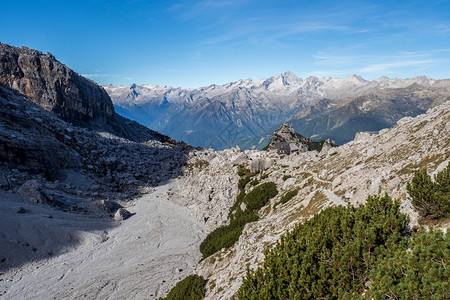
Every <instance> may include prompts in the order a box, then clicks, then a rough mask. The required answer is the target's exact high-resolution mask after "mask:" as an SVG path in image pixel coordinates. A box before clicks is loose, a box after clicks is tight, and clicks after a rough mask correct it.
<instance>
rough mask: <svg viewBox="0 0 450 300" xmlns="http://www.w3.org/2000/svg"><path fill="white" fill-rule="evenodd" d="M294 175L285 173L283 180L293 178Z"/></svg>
mask: <svg viewBox="0 0 450 300" xmlns="http://www.w3.org/2000/svg"><path fill="white" fill-rule="evenodd" d="M291 177H292V176H291V175H284V176H283V181H286V180H288V179H289V178H291Z"/></svg>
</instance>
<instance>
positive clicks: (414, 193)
mask: <svg viewBox="0 0 450 300" xmlns="http://www.w3.org/2000/svg"><path fill="white" fill-rule="evenodd" d="M407 190H408V193H409V195H410V196H411V199H412V201H411V202H412V204H413V205H414V207H415V208H416V209H417V211H418V212H419V214H420V215H421V216H422V217H424V218H431V219H441V218H447V217H448V216H449V213H450V164H449V165H448V166H447V168H445V169H444V170H443V171H442V172H439V173H438V174H437V175H436V176H435V177H434V181H432V180H431V177H430V176H429V175H428V174H427V171H426V170H425V169H422V170H417V171H416V172H415V173H414V177H413V179H412V180H411V183H408V185H407Z"/></svg>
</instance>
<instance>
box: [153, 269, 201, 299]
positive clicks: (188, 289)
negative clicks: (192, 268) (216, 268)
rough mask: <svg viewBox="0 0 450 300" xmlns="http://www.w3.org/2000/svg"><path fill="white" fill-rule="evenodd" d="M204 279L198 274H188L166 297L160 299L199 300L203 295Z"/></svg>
mask: <svg viewBox="0 0 450 300" xmlns="http://www.w3.org/2000/svg"><path fill="white" fill-rule="evenodd" d="M205 286H206V280H205V279H204V278H203V277H201V276H198V275H195V274H194V275H189V276H188V277H186V278H184V279H183V280H181V281H180V282H178V283H177V284H176V285H175V286H174V287H173V288H172V290H170V292H169V294H168V295H167V296H166V298H159V299H160V300H162V299H166V300H201V299H203V298H204V297H205Z"/></svg>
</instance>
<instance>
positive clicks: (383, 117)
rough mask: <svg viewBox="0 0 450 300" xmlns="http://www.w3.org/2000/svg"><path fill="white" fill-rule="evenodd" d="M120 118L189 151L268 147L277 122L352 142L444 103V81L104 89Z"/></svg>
mask: <svg viewBox="0 0 450 300" xmlns="http://www.w3.org/2000/svg"><path fill="white" fill-rule="evenodd" d="M103 87H104V88H105V90H106V91H107V92H108V94H109V95H110V96H111V99H112V101H113V103H114V106H115V108H116V110H117V112H118V113H119V114H122V115H123V116H126V117H128V118H130V119H133V120H136V121H138V122H140V123H141V124H144V125H146V126H148V127H149V128H152V129H155V130H158V131H160V132H162V133H163V134H166V135H169V136H170V137H172V138H174V139H175V140H182V141H184V142H186V143H188V144H191V145H194V146H202V147H206V148H213V149H224V148H230V147H232V146H235V145H239V146H240V147H241V148H243V149H252V148H257V149H261V148H263V147H264V146H266V145H267V144H268V142H269V140H270V137H271V134H272V133H273V131H274V130H275V129H277V128H279V127H280V125H281V124H282V123H288V124H290V125H292V126H293V128H294V129H295V131H296V132H297V133H299V134H301V135H303V136H305V137H308V138H311V139H313V140H320V139H327V138H331V139H333V140H335V141H336V143H337V144H343V143H346V142H349V141H351V140H352V139H353V138H354V136H355V134H356V133H357V132H359V131H372V132H376V131H379V130H380V129H383V128H387V127H392V126H393V125H395V123H396V122H397V121H398V120H399V119H401V118H402V117H405V116H416V115H418V114H420V113H423V112H425V111H426V109H428V108H429V107H432V106H434V105H436V104H439V103H442V102H444V101H446V100H447V99H450V80H435V79H432V78H428V77H426V76H419V77H414V78H409V79H398V78H387V77H380V78H378V79H376V80H373V81H367V80H364V79H363V78H361V77H360V76H357V75H351V76H349V77H347V78H332V77H324V78H317V77H314V76H310V77H308V78H306V79H301V78H299V77H297V76H296V75H295V74H293V73H292V72H286V73H283V74H279V75H275V76H273V77H270V78H267V79H259V80H253V79H246V80H239V81H236V82H232V83H228V84H224V85H209V86H206V87H202V88H197V89H182V88H172V87H169V86H158V85H136V84H132V85H126V86H115V85H112V84H109V85H106V86H103Z"/></svg>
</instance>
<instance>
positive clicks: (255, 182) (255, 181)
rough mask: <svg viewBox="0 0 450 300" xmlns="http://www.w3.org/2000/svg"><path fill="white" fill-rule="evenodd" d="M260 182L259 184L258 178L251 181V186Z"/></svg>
mask: <svg viewBox="0 0 450 300" xmlns="http://www.w3.org/2000/svg"><path fill="white" fill-rule="evenodd" d="M258 184H259V180H258V179H255V180H252V181H250V185H251V186H255V185H258Z"/></svg>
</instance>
